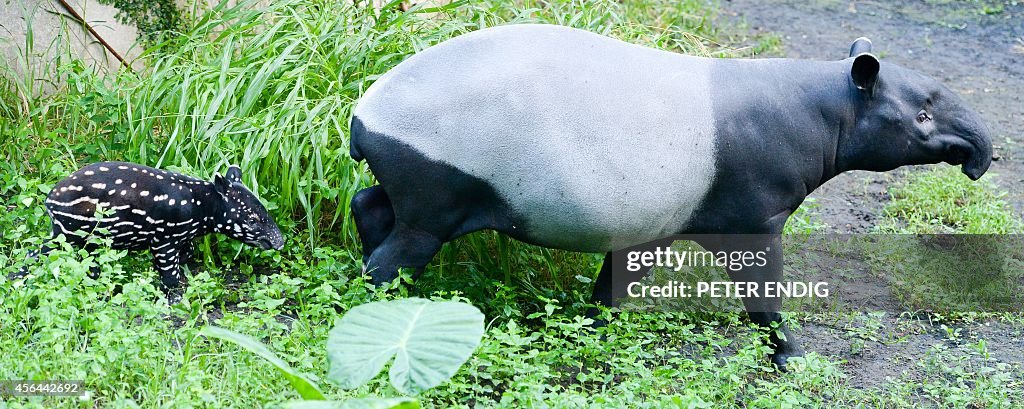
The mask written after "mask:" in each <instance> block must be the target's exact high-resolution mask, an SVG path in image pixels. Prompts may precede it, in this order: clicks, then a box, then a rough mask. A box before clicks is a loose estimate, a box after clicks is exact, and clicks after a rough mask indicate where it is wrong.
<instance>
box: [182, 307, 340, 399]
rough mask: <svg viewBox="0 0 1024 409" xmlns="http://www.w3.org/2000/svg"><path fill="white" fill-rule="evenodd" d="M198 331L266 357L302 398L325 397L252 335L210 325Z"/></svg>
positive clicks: (314, 384) (309, 381) (313, 384)
mask: <svg viewBox="0 0 1024 409" xmlns="http://www.w3.org/2000/svg"><path fill="white" fill-rule="evenodd" d="M199 333H200V334H203V335H206V336H208V337H213V338H220V339H223V340H225V341H230V342H232V343H234V344H237V345H238V346H240V347H242V348H245V349H248V350H249V352H252V353H254V354H256V355H259V356H260V357H261V358H263V359H266V360H267V362H270V363H271V364H273V365H274V366H276V367H277V369H278V370H280V371H281V373H282V374H284V376H285V378H286V379H288V382H290V383H291V384H292V388H294V389H295V391H296V392H298V393H299V396H302V399H312V400H324V399H326V398H325V397H324V394H323V392H321V391H320V388H318V387H317V386H316V383H314V382H313V381H311V380H309V379H307V378H306V376H304V375H303V374H302V373H300V372H299V371H296V370H295V369H293V368H292V367H291V365H288V363H287V362H285V361H284V360H283V359H281V358H280V357H278V356H277V354H275V353H274V352H273V351H271V350H270V348H267V346H266V345H263V344H262V343H261V342H259V341H257V340H256V339H254V338H253V337H250V336H248V335H243V334H239V333H237V332H235V331H232V330H229V329H225V328H221V327H215V326H212V325H208V326H205V327H203V328H202V329H201V330H199Z"/></svg>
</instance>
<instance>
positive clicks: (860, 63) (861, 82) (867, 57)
mask: <svg viewBox="0 0 1024 409" xmlns="http://www.w3.org/2000/svg"><path fill="white" fill-rule="evenodd" d="M878 68H879V65H878V58H875V56H874V55H871V54H861V55H858V56H857V58H855V59H854V60H853V68H852V69H851V70H850V76H851V77H853V83H854V85H856V86H857V88H858V89H860V90H862V91H867V93H868V95H871V94H874V92H875V81H877V80H878Z"/></svg>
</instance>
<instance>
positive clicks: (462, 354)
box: [327, 298, 484, 395]
mask: <svg viewBox="0 0 1024 409" xmlns="http://www.w3.org/2000/svg"><path fill="white" fill-rule="evenodd" d="M483 334H484V315H483V314H482V313H480V310H478V309H477V308H476V307H474V306H472V305H469V304H465V303H460V302H454V301H430V300H424V299H420V298H409V299H404V300H395V301H379V302H372V303H368V304H363V305H360V306H358V307H355V308H353V309H352V310H351V311H349V312H348V313H347V314H345V316H344V317H342V319H341V321H340V322H338V325H337V326H335V327H334V329H332V330H331V333H330V336H329V338H328V340H327V357H328V359H330V361H331V368H330V372H329V373H328V377H330V379H331V380H333V381H335V382H337V383H338V385H339V386H341V387H342V388H346V389H351V388H357V387H359V386H362V385H364V384H366V383H367V382H369V381H370V379H373V377H374V376H377V374H378V373H380V371H381V369H384V365H385V364H387V363H388V361H391V359H392V358H394V361H395V362H394V364H393V365H391V371H390V373H389V374H390V378H391V384H392V385H393V386H394V387H395V389H397V390H398V391H399V392H402V393H404V394H406V395H415V394H418V393H420V392H422V391H425V390H427V389H430V388H433V387H435V386H437V385H440V384H441V383H442V382H444V381H447V380H448V378H451V377H452V375H454V374H455V371H458V369H459V367H460V366H462V364H463V363H465V362H466V360H467V359H469V356H470V355H472V354H473V351H474V350H475V349H476V347H477V345H479V344H480V339H481V338H482V337H483Z"/></svg>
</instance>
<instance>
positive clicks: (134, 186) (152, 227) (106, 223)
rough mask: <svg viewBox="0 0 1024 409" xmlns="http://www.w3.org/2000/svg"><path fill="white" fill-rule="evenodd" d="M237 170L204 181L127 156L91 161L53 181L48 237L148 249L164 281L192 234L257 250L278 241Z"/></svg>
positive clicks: (186, 254) (177, 275) (183, 257)
mask: <svg viewBox="0 0 1024 409" xmlns="http://www.w3.org/2000/svg"><path fill="white" fill-rule="evenodd" d="M241 177H242V174H241V170H240V169H239V168H238V167H237V166H231V167H230V168H229V169H228V172H227V174H226V175H225V176H221V175H219V174H218V175H216V176H215V177H214V180H213V181H212V182H208V181H204V180H200V179H196V178H193V177H190V176H186V175H182V174H178V173H173V172H168V171H165V170H160V169H154V168H151V167H147V166H143V165H139V164H134V163H126V162H103V163H96V164H92V165H88V166H86V167H84V168H82V169H80V170H78V171H77V172H75V173H73V174H71V175H70V176H68V177H67V178H65V179H64V180H62V181H60V182H59V183H57V184H56V185H55V186H54V188H53V190H52V191H51V192H50V194H49V195H48V196H47V199H46V209H47V212H48V213H49V214H50V217H51V220H52V224H53V236H57V235H59V234H64V235H65V236H66V238H67V240H68V241H69V242H70V243H71V244H72V245H76V246H80V247H81V246H85V247H87V246H88V241H89V240H88V238H89V237H90V236H91V237H103V238H109V239H110V242H111V246H112V247H113V248H116V249H127V250H144V249H149V250H151V252H152V253H153V258H154V263H155V266H156V269H157V270H158V272H159V273H160V275H161V281H162V282H163V284H164V286H165V287H166V288H170V287H175V286H177V285H178V283H179V281H180V279H181V268H180V265H181V264H182V263H184V262H186V261H187V260H189V259H190V258H191V255H192V250H193V240H194V239H195V238H196V237H200V236H203V235H206V234H209V233H214V232H216V233H222V234H225V235H227V236H228V237H231V238H234V239H237V240H241V241H243V242H245V243H246V244H249V245H253V246H256V247H259V248H261V249H263V250H269V249H276V250H280V249H281V248H283V247H284V238H283V237H282V235H281V230H280V229H279V228H278V226H277V224H276V223H274V220H273V219H272V218H271V217H270V215H269V214H268V213H267V209H266V208H265V207H264V206H263V204H262V203H261V202H260V201H259V199H258V198H256V196H255V195H254V194H253V193H252V192H250V191H249V189H248V188H246V187H245V185H244V184H243V183H242V181H241ZM42 251H43V252H45V251H47V249H46V248H45V247H44V248H43V249H42Z"/></svg>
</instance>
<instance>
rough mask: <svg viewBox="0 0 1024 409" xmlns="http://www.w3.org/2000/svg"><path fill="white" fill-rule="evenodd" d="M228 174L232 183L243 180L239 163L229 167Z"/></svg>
mask: <svg viewBox="0 0 1024 409" xmlns="http://www.w3.org/2000/svg"><path fill="white" fill-rule="evenodd" d="M226 176H227V178H228V181H229V182H231V183H235V182H241V181H242V170H241V169H239V168H238V165H231V166H229V167H228V174H227V175H226Z"/></svg>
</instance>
